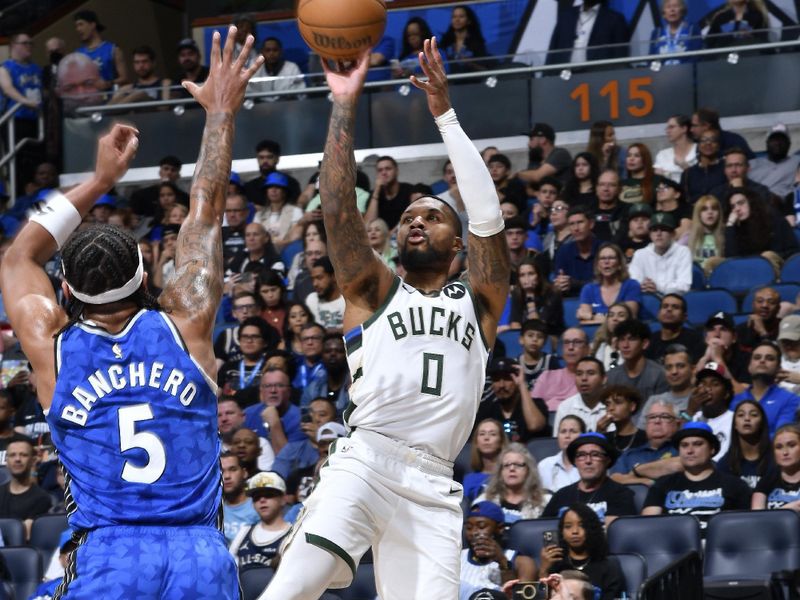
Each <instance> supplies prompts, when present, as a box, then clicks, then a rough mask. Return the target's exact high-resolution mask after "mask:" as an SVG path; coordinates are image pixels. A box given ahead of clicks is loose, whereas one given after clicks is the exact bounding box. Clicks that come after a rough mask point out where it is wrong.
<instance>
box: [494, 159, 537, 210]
mask: <svg viewBox="0 0 800 600" xmlns="http://www.w3.org/2000/svg"><path fill="white" fill-rule="evenodd" d="M488 167H489V175H491V177H492V181H493V182H494V187H495V190H497V196H498V197H499V198H500V201H501V202H511V203H512V204H514V206H516V207H517V210H518V211H519V214H521V215H523V214H525V213H527V212H528V194H527V193H526V192H525V185H524V184H523V183H522V182H521V181H520V180H519V179H517V178H516V177H515V176H514V175H513V173H512V171H511V160H510V159H509V158H508V156H506V155H505V154H500V153H499V152H498V153H497V154H493V155H492V156H491V157H490V158H489V162H488Z"/></svg>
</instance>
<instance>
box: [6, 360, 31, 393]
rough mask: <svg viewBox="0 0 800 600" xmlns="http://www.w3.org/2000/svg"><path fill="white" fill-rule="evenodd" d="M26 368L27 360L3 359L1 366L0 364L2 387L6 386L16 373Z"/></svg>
mask: <svg viewBox="0 0 800 600" xmlns="http://www.w3.org/2000/svg"><path fill="white" fill-rule="evenodd" d="M27 370H28V361H27V360H4V361H3V363H2V366H0V384H2V387H3V388H5V387H7V386H8V382H9V381H11V380H12V379H13V378H14V376H15V375H16V374H17V373H19V372H20V371H27Z"/></svg>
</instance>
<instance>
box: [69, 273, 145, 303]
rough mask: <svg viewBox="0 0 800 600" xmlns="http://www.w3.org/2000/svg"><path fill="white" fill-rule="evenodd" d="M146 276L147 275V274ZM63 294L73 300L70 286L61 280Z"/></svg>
mask: <svg viewBox="0 0 800 600" xmlns="http://www.w3.org/2000/svg"><path fill="white" fill-rule="evenodd" d="M145 275H147V274H146V273H145ZM61 292H62V293H63V294H64V299H65V300H66V301H67V302H69V301H70V300H72V292H70V291H69V286H68V285H67V282H66V280H63V279H62V280H61Z"/></svg>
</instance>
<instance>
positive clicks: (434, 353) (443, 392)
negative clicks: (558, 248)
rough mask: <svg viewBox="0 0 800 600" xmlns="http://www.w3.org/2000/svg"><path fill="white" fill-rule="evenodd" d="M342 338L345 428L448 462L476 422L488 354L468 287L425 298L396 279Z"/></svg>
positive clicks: (455, 286) (447, 289) (458, 284)
mask: <svg viewBox="0 0 800 600" xmlns="http://www.w3.org/2000/svg"><path fill="white" fill-rule="evenodd" d="M345 341H346V343H347V360H348V363H349V365H350V374H351V377H352V378H353V385H352V386H351V388H350V406H348V407H347V410H345V414H344V416H345V421H346V422H347V425H348V427H350V428H351V429H352V428H364V429H368V430H370V431H374V432H377V433H380V434H383V435H386V436H388V437H391V438H394V439H396V440H399V441H401V442H404V443H405V444H407V445H408V446H411V447H414V448H419V449H420V450H422V451H424V452H427V453H429V454H433V455H434V456H438V457H439V458H443V459H446V460H450V461H452V460H454V459H455V457H456V456H457V455H458V452H459V451H460V450H461V448H462V446H463V445H464V443H465V442H466V441H467V438H468V437H469V434H470V431H471V430H472V425H473V423H474V421H475V413H476V412H477V409H478V402H479V400H480V396H481V391H482V390H483V383H484V378H485V370H486V360H487V357H488V354H489V353H488V350H487V348H486V342H485V341H484V339H483V335H482V332H481V328H480V322H479V318H478V310H477V304H476V302H475V299H474V298H473V296H472V291H471V290H470V289H469V286H468V285H467V284H465V283H463V282H460V281H459V282H454V283H450V284H448V285H446V286H445V287H444V288H442V290H441V292H439V293H438V294H437V295H436V296H426V295H423V294H422V293H420V292H419V290H417V289H416V288H413V287H411V286H410V285H408V284H406V283H405V282H403V281H402V280H401V279H400V278H396V279H395V282H394V284H393V285H392V289H391V290H390V291H389V294H388V296H387V298H386V300H385V302H384V303H383V305H382V306H381V307H380V308H378V310H377V311H376V312H375V314H373V315H372V317H370V318H369V319H368V320H367V321H366V322H364V323H363V324H362V325H360V326H359V327H356V328H355V329H353V330H352V331H350V332H348V333H347V334H346V335H345Z"/></svg>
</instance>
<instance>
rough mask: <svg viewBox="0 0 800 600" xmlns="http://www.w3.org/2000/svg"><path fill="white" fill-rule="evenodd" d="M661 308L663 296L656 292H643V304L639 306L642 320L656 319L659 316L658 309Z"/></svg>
mask: <svg viewBox="0 0 800 600" xmlns="http://www.w3.org/2000/svg"><path fill="white" fill-rule="evenodd" d="M659 308H661V298H660V297H659V296H657V295H656V294H642V305H641V307H639V320H640V321H655V320H656V319H657V318H658V309H659Z"/></svg>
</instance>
